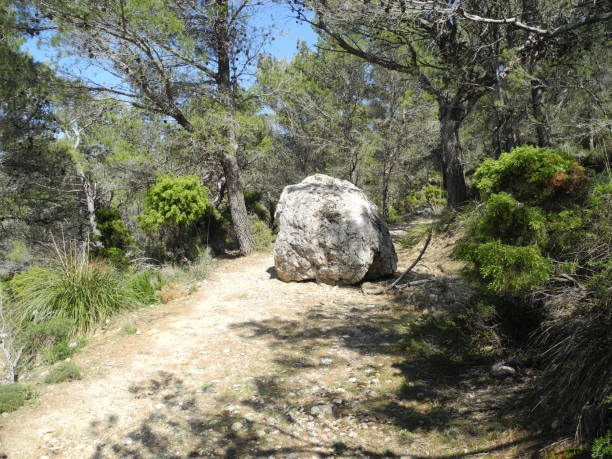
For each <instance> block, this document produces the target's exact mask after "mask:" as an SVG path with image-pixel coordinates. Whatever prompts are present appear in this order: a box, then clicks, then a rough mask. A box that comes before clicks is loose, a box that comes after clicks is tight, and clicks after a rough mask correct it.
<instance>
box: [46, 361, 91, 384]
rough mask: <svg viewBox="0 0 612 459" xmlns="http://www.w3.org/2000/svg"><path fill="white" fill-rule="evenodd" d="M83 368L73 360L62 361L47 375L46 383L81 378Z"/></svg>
mask: <svg viewBox="0 0 612 459" xmlns="http://www.w3.org/2000/svg"><path fill="white" fill-rule="evenodd" d="M81 378H82V376H81V369H80V368H79V367H78V366H77V365H76V364H75V363H73V362H61V363H58V364H57V365H55V367H53V368H52V369H51V371H50V372H49V374H48V375H47V376H45V383H46V384H57V383H61V382H64V381H73V380H75V379H81Z"/></svg>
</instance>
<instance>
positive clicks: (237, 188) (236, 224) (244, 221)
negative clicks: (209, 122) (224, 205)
mask: <svg viewBox="0 0 612 459" xmlns="http://www.w3.org/2000/svg"><path fill="white" fill-rule="evenodd" d="M230 130H231V129H230ZM231 143H232V142H231V139H230V144H231ZM236 147H237V144H236ZM221 162H222V165H223V173H224V175H225V181H226V188H227V195H228V198H229V206H230V212H231V214H232V227H233V228H234V233H236V239H238V245H239V246H240V253H241V254H242V255H248V254H249V253H251V252H252V251H253V250H254V249H255V239H254V237H253V233H252V231H251V225H250V222H249V216H248V213H247V209H246V204H245V202H244V189H243V187H242V179H241V178H240V168H239V166H238V160H237V159H236V156H235V155H233V154H230V153H225V154H224V155H223V158H222V160H221Z"/></svg>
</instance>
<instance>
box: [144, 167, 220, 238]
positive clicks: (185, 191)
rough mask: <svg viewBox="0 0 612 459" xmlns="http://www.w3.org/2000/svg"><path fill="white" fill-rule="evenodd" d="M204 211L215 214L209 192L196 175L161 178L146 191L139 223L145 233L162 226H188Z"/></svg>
mask: <svg viewBox="0 0 612 459" xmlns="http://www.w3.org/2000/svg"><path fill="white" fill-rule="evenodd" d="M207 212H214V208H213V207H212V204H211V203H210V199H209V191H208V188H206V187H203V186H202V185H201V184H200V179H199V178H198V177H197V176H196V175H184V176H181V177H174V176H170V175H160V176H159V177H158V178H157V180H156V182H155V184H154V185H153V186H152V187H151V188H150V189H149V191H148V192H147V197H146V199H145V210H144V212H143V213H142V214H141V215H139V216H138V221H139V223H140V225H141V226H142V228H143V229H144V230H145V231H151V230H153V231H155V230H157V229H159V228H160V227H161V226H170V227H181V226H182V227H184V226H187V225H190V224H192V223H194V222H196V221H197V220H199V219H200V218H201V217H202V216H204V215H205V214H206V213H207Z"/></svg>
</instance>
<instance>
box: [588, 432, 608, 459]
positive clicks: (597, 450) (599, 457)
mask: <svg viewBox="0 0 612 459" xmlns="http://www.w3.org/2000/svg"><path fill="white" fill-rule="evenodd" d="M591 457H593V458H595V459H606V458H610V457H612V430H609V431H608V433H606V435H604V436H603V437H599V438H596V439H595V441H594V442H593V447H592V449H591Z"/></svg>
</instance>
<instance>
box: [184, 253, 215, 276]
mask: <svg viewBox="0 0 612 459" xmlns="http://www.w3.org/2000/svg"><path fill="white" fill-rule="evenodd" d="M196 253H197V256H196V258H195V259H194V260H193V261H191V262H189V265H188V272H189V275H190V278H191V279H190V280H202V279H206V278H207V277H208V275H209V274H210V272H211V271H212V269H213V267H214V259H213V256H212V253H211V251H210V249H208V248H206V249H203V248H202V247H196Z"/></svg>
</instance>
